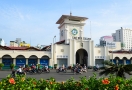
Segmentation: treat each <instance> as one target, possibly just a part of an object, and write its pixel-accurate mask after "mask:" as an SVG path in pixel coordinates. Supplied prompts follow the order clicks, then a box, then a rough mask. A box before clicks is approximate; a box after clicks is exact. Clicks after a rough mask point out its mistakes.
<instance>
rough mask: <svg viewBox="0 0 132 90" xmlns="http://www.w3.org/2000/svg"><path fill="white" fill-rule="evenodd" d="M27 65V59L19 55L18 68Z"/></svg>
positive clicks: (17, 59)
mask: <svg viewBox="0 0 132 90" xmlns="http://www.w3.org/2000/svg"><path fill="white" fill-rule="evenodd" d="M23 65H26V58H25V57H24V56H23V55H18V56H17V57H16V66H23Z"/></svg>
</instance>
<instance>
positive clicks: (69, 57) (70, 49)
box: [68, 39, 72, 66]
mask: <svg viewBox="0 0 132 90" xmlns="http://www.w3.org/2000/svg"><path fill="white" fill-rule="evenodd" d="M71 57H72V41H71V39H70V47H69V56H68V66H70V64H71V63H70V61H71V60H72V58H71Z"/></svg>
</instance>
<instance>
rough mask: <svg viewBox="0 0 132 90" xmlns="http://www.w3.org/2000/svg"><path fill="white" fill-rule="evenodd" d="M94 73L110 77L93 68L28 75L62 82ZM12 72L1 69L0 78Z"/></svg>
mask: <svg viewBox="0 0 132 90" xmlns="http://www.w3.org/2000/svg"><path fill="white" fill-rule="evenodd" d="M93 73H95V74H96V75H97V78H99V77H108V76H99V74H98V73H99V71H98V72H94V71H93V70H92V69H88V72H87V73H83V74H77V75H76V74H75V75H74V74H73V73H71V70H68V71H67V73H63V72H60V73H56V70H51V72H50V73H42V74H33V75H30V74H27V75H26V77H32V78H36V79H38V80H39V79H41V78H43V79H49V78H50V77H53V78H55V79H56V81H58V82H61V81H66V80H68V79H70V78H72V77H73V78H74V79H75V80H79V79H80V77H84V76H86V77H87V78H89V77H90V76H93ZM9 74H11V71H0V80H1V79H2V78H6V76H7V75H9ZM126 78H127V79H129V78H131V76H130V75H128V74H126Z"/></svg>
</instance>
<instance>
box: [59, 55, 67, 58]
mask: <svg viewBox="0 0 132 90" xmlns="http://www.w3.org/2000/svg"><path fill="white" fill-rule="evenodd" d="M57 58H68V56H67V55H57Z"/></svg>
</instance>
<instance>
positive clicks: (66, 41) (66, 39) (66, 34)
mask: <svg viewBox="0 0 132 90" xmlns="http://www.w3.org/2000/svg"><path fill="white" fill-rule="evenodd" d="M67 31H68V30H66V29H65V38H64V39H65V43H66V44H67V43H68V37H67V36H68V33H67Z"/></svg>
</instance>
